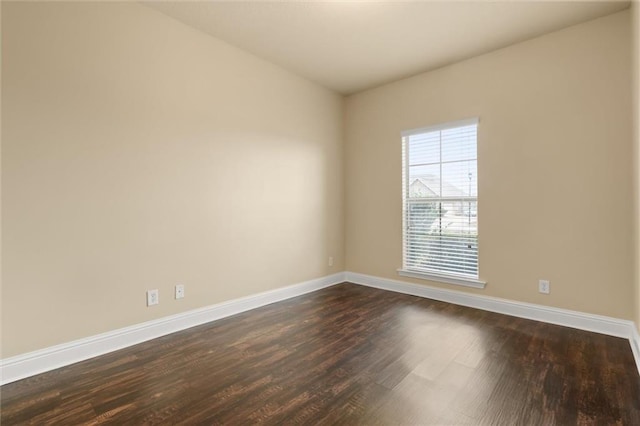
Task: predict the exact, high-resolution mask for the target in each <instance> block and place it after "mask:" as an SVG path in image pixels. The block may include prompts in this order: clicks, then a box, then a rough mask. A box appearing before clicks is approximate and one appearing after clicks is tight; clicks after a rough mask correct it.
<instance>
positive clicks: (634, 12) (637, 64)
mask: <svg viewBox="0 0 640 426" xmlns="http://www.w3.org/2000/svg"><path fill="white" fill-rule="evenodd" d="M630 13H631V26H632V34H633V35H632V38H631V40H632V45H631V49H632V51H631V58H632V61H633V65H632V73H633V74H632V79H633V82H632V84H633V85H632V92H631V93H632V99H633V107H632V114H633V121H632V123H633V147H634V153H633V158H634V188H633V198H632V200H633V206H634V214H633V217H634V227H633V229H634V233H633V235H634V251H633V253H634V291H635V292H634V295H635V297H634V300H635V319H634V320H635V323H636V327H638V329H639V330H640V1H638V0H636V1H634V2H633V3H631V12H630Z"/></svg>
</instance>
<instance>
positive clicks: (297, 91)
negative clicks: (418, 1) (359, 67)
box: [2, 3, 344, 358]
mask: <svg viewBox="0 0 640 426" xmlns="http://www.w3.org/2000/svg"><path fill="white" fill-rule="evenodd" d="M2 6H3V11H2V106H3V108H2V121H3V127H2V151H3V156H2V201H3V204H2V228H3V234H2V252H3V256H4V257H3V270H2V280H3V288H2V331H3V344H4V345H3V351H2V357H3V358H6V357H9V356H13V355H17V354H21V353H25V352H28V351H32V350H36V349H39V348H44V347H48V346H51V345H55V344H58V343H62V342H67V341H71V340H73V339H77V338H82V337H86V336H91V335H94V334H97V333H101V332H105V331H109V330H114V329H117V328H120V327H123V326H128V325H132V324H136V323H140V322H143V321H147V320H151V319H155V318H160V317H163V316H167V315H170V314H174V313H179V312H183V311H187V310H190V309H193V308H197V307H201V306H206V305H210V304H213V303H217V302H221V301H225V300H229V299H233V298H237V297H241V296H245V295H249V294H255V293H258V292H261V291H266V290H270V289H274V288H277V287H283V286H286V285H290V284H294V283H299V282H302V281H306V280H309V279H312V278H316V277H321V276H325V275H328V274H331V273H334V272H339V271H343V270H344V263H343V237H342V235H343V230H342V228H343V223H342V221H343V205H342V203H343V194H342V187H343V176H342V149H343V148H342V146H343V145H342V130H343V129H342V119H343V111H342V99H341V98H340V97H339V96H337V95H336V94H334V93H332V92H330V91H328V90H326V89H324V88H321V87H320V86H318V85H315V84H313V83H311V82H309V81H307V80H304V79H302V78H300V77H298V76H295V75H293V74H291V73H289V72H287V71H285V70H283V69H281V68H279V67H277V66H275V65H272V64H270V63H267V62H265V61H262V60H260V59H258V58H256V57H254V56H252V55H249V54H247V53H245V52H242V51H240V50H238V49H236V48H233V47H231V46H229V45H227V44H225V43H222V42H220V41H217V40H216V39H213V38H211V37H210V36H208V35H205V34H203V33H200V32H198V31H197V30H194V29H192V28H189V27H187V26H185V25H183V24H181V23H179V22H178V21H175V20H173V19H171V18H169V17H167V16H164V15H162V14H161V13H159V12H157V11H155V10H152V9H149V8H147V7H145V6H142V5H139V4H136V3H86V4H81V3H3V5H2ZM329 256H332V257H333V258H334V263H333V266H332V267H329V266H328V262H327V259H328V257H329ZM178 283H182V284H184V285H185V286H186V297H185V298H184V299H182V300H174V298H173V286H174V285H175V284H178ZM154 288H157V289H159V290H160V304H159V305H157V306H155V307H151V308H147V307H146V306H145V291H146V290H147V289H154Z"/></svg>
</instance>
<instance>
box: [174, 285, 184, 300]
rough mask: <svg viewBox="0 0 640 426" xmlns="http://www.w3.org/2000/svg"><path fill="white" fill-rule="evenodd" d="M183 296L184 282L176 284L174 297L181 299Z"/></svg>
mask: <svg viewBox="0 0 640 426" xmlns="http://www.w3.org/2000/svg"><path fill="white" fill-rule="evenodd" d="M183 297H184V284H178V285H176V299H182V298H183Z"/></svg>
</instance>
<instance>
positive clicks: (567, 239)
mask: <svg viewBox="0 0 640 426" xmlns="http://www.w3.org/2000/svg"><path fill="white" fill-rule="evenodd" d="M630 40H631V26H630V16H629V11H624V12H621V13H618V14H615V15H611V16H608V17H605V18H601V19H598V20H595V21H591V22H588V23H585V24H581V25H577V26H574V27H570V28H567V29H565V30H562V31H559V32H556V33H551V34H548V35H545V36H542V37H539V38H536V39H533V40H530V41H527V42H524V43H520V44H517V45H513V46H511V47H508V48H505V49H501V50H499V51H495V52H493V53H489V54H486V55H483V56H479V57H476V58H473V59H470V60H467V61H464V62H461V63H458V64H455V65H452V66H448V67H445V68H441V69H439V70H436V71H433V72H429V73H425V74H421V75H418V76H415V77H413V78H409V79H406V80H402V81H399V82H395V83H391V84H388V85H385V86H382V87H379V88H376V89H372V90H369V91H366V92H363V93H360V94H356V95H353V96H350V97H349V98H348V99H347V105H346V126H347V128H346V133H345V134H346V148H345V165H346V167H345V173H346V176H345V178H346V198H345V199H346V200H347V201H346V219H345V229H346V267H347V270H349V271H353V272H359V273H365V274H371V275H375V276H380V277H385V278H392V279H402V280H404V281H410V282H416V283H424V284H429V285H434V286H442V287H446V288H450V289H455V290H463V291H473V292H474V293H477V294H483V295H489V296H497V297H502V298H507V299H512V300H518V301H525V302H533V303H540V304H545V305H550V306H556V307H561V308H568V309H574V310H578V311H583V312H590V313H594V314H604V315H610V316H613V317H618V318H625V319H632V318H633V317H634V302H633V299H632V297H631V295H632V294H633V285H632V278H633V277H632V275H633V273H632V265H633V252H632V249H633V238H632V233H631V232H629V229H630V226H631V224H632V222H633V219H632V205H631V202H630V200H631V197H632V160H631V152H632V143H631V140H632V135H631V114H630V107H631V95H630V92H631V90H630V89H631V86H630V81H631V75H630V68H631V63H630V58H629V49H630ZM476 116H478V117H480V125H479V136H478V138H479V141H478V143H479V147H478V156H479V160H478V161H479V166H478V170H479V179H480V180H479V226H480V229H479V233H480V236H479V250H480V252H479V257H480V260H479V262H480V277H481V278H482V279H484V280H487V281H488V285H487V287H486V289H484V290H464V288H462V287H457V286H451V285H446V284H443V285H439V284H436V283H433V282H429V281H420V280H411V279H407V278H401V277H398V275H397V273H396V269H397V268H399V267H401V266H402V247H401V242H402V227H401V224H402V217H401V156H400V152H401V143H400V132H401V131H402V130H405V129H413V128H418V127H424V126H429V125H432V124H437V123H443V122H448V121H453V120H459V119H464V118H470V117H476ZM540 278H545V279H549V280H550V281H551V294H550V295H541V294H539V293H538V291H537V285H538V279H540Z"/></svg>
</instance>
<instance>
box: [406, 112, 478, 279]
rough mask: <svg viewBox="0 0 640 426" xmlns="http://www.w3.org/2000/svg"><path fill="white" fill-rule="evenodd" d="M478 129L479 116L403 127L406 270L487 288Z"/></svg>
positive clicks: (411, 273)
mask: <svg viewBox="0 0 640 426" xmlns="http://www.w3.org/2000/svg"><path fill="white" fill-rule="evenodd" d="M477 128H478V120H477V119H473V120H465V121H460V122H455V123H450V124H444V125H440V126H435V127H430V128H426V129H419V130H412V131H407V132H403V134H402V147H403V213H404V214H403V217H404V227H403V229H404V238H403V241H404V248H403V254H404V255H403V269H401V270H400V271H399V272H400V273H401V274H402V275H409V276H418V277H421V278H429V279H434V280H440V281H445V282H452V283H456V284H463V285H471V286H473V287H484V283H483V282H481V281H479V280H478V163H477ZM447 278H448V279H447Z"/></svg>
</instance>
